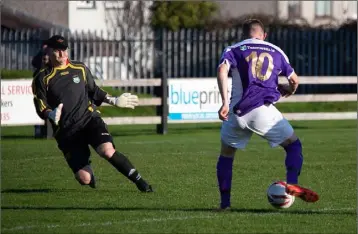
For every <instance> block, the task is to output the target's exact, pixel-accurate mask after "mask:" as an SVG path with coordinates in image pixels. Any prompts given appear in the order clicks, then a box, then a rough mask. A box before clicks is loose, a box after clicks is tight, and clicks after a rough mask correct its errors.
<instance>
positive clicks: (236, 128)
mask: <svg viewBox="0 0 358 234" xmlns="http://www.w3.org/2000/svg"><path fill="white" fill-rule="evenodd" d="M266 35H267V34H266V33H265V30H264V25H263V24H262V23H261V22H260V21H259V20H248V21H246V22H245V23H244V24H243V39H244V40H243V41H241V42H239V43H237V44H235V45H233V46H229V47H227V48H226V49H225V50H224V52H223V54H222V57H221V60H220V63H219V67H218V86H219V89H220V93H221V97H222V101H223V102H222V106H221V108H220V110H219V112H218V114H219V118H220V119H221V120H222V121H223V123H222V127H221V151H220V156H219V159H218V162H217V167H216V168H217V179H218V185H219V190H220V198H221V203H220V209H226V208H230V190H231V181H232V165H233V160H234V156H235V153H236V150H237V149H244V148H245V147H246V145H247V143H248V142H249V140H250V138H251V135H252V133H256V134H258V135H259V136H261V137H263V138H264V139H266V140H267V141H268V142H269V144H270V145H271V147H276V146H282V147H283V148H284V150H285V151H286V160H285V165H286V182H287V184H286V192H287V193H288V194H291V195H294V196H296V197H300V198H301V199H302V200H304V201H306V202H316V201H317V200H318V199H319V197H318V195H317V193H315V192H313V191H311V190H310V189H307V188H304V187H301V186H299V185H298V177H299V175H300V172H301V167H302V163H303V156H302V145H301V142H300V140H299V138H298V137H297V136H296V135H295V133H294V130H293V128H292V126H291V125H290V123H289V122H288V121H287V120H286V119H285V118H284V117H283V116H282V114H281V113H280V111H278V110H277V109H276V107H275V106H274V104H275V102H277V101H278V100H279V99H280V96H281V95H282V96H285V97H288V96H290V95H292V94H293V93H294V92H295V91H296V89H297V86H298V77H297V75H296V74H295V72H294V70H293V68H292V67H291V65H290V62H289V60H288V58H287V56H286V54H285V53H284V52H283V51H282V50H281V49H280V48H279V47H277V46H275V45H273V44H271V43H269V42H266V41H264V40H265V38H266ZM229 72H231V76H232V96H231V100H230V102H229V99H228V93H227V90H228V83H227V80H228V74H229ZM278 75H282V76H285V77H287V79H288V82H289V86H282V85H278Z"/></svg>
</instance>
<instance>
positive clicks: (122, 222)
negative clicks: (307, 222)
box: [1, 208, 357, 231]
mask: <svg viewBox="0 0 358 234" xmlns="http://www.w3.org/2000/svg"><path fill="white" fill-rule="evenodd" d="M356 210H357V209H355V208H340V209H334V208H322V209H317V210H307V214H309V213H310V212H320V211H356ZM299 212H302V213H298V214H300V215H302V214H305V212H304V210H300V211H299ZM220 214H223V215H228V214H232V215H235V216H268V215H270V216H272V215H287V214H292V213H287V212H284V211H283V212H279V211H278V210H275V209H273V210H272V212H267V213H250V212H243V213H240V212H235V211H233V212H224V213H217V215H211V216H178V217H167V218H146V219H137V220H125V221H119V222H111V221H108V222H103V223H80V224H78V225H72V226H69V225H60V224H47V225H28V226H16V227H12V228H2V229H1V230H2V231H18V230H29V229H34V228H47V229H55V228H64V227H66V228H68V227H70V228H76V227H89V226H90V227H95V226H112V225H116V224H132V223H153V222H167V221H182V220H189V219H212V218H218V217H222V216H221V215H220Z"/></svg>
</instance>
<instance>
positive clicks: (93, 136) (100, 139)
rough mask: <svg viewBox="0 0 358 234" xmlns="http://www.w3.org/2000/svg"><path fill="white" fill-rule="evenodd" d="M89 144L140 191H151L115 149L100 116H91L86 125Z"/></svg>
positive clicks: (129, 163)
mask: <svg viewBox="0 0 358 234" xmlns="http://www.w3.org/2000/svg"><path fill="white" fill-rule="evenodd" d="M86 132H87V137H88V138H89V143H90V145H91V146H92V147H93V148H94V149H95V150H96V152H97V153H98V154H99V155H100V156H101V157H103V158H104V159H106V160H107V161H108V162H109V163H111V164H112V166H113V167H115V168H116V169H117V170H118V171H119V172H120V173H122V174H123V175H124V176H125V177H127V178H128V179H129V180H130V181H132V182H133V183H134V184H135V185H136V186H137V188H138V189H139V190H140V191H142V192H153V190H152V187H151V186H150V185H149V184H148V183H147V182H146V181H145V180H144V179H143V178H142V176H141V175H140V174H139V172H138V170H137V169H136V168H135V167H134V166H133V164H132V163H131V162H130V161H129V159H128V158H127V157H126V156H125V155H123V154H122V153H120V152H118V151H116V150H115V146H114V144H113V139H112V136H111V134H110V133H109V132H108V130H107V126H106V124H105V123H104V121H103V120H102V119H101V118H99V117H98V118H93V119H92V120H91V122H90V123H89V124H88V126H87V127H86Z"/></svg>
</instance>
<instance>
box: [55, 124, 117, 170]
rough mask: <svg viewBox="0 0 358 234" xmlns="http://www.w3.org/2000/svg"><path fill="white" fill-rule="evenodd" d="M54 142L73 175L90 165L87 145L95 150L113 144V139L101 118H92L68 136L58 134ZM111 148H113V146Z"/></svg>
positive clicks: (89, 152) (89, 153)
mask: <svg viewBox="0 0 358 234" xmlns="http://www.w3.org/2000/svg"><path fill="white" fill-rule="evenodd" d="M56 140H57V143H58V148H59V149H60V150H61V151H62V152H63V154H64V156H65V158H66V161H67V164H68V166H69V167H70V168H71V169H72V171H73V173H76V172H78V171H79V170H80V169H82V168H83V167H85V166H87V165H90V163H91V162H90V160H89V158H90V155H91V151H90V148H89V145H91V146H92V147H93V149H96V148H97V147H98V146H100V145H101V144H103V143H107V142H110V143H112V144H113V138H112V136H111V134H110V133H109V131H108V128H107V125H106V123H105V122H104V121H103V120H102V118H101V117H92V118H91V119H90V121H89V122H88V123H87V124H86V125H85V126H84V127H83V128H81V129H80V130H78V131H75V133H74V134H72V135H70V136H68V135H67V134H66V133H65V132H62V133H61V132H59V134H58V135H57V136H56ZM113 147H115V146H114V144H113Z"/></svg>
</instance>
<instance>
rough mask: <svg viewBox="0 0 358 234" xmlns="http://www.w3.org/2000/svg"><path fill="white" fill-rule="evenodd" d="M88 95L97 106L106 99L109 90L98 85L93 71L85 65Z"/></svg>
mask: <svg viewBox="0 0 358 234" xmlns="http://www.w3.org/2000/svg"><path fill="white" fill-rule="evenodd" d="M85 72H86V80H87V87H88V96H89V98H90V99H91V100H92V101H93V103H94V104H95V105H96V106H100V105H101V104H102V102H103V100H104V99H105V97H106V95H107V92H106V91H104V90H103V89H101V88H100V87H98V86H97V84H96V82H95V81H94V77H93V75H92V73H91V71H90V70H89V69H88V67H87V66H85Z"/></svg>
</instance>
